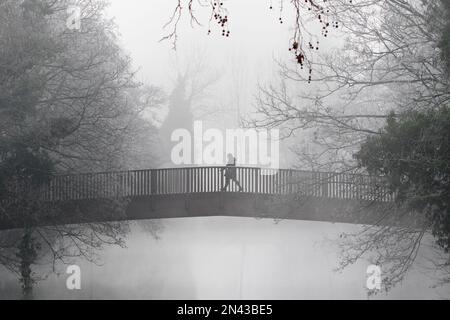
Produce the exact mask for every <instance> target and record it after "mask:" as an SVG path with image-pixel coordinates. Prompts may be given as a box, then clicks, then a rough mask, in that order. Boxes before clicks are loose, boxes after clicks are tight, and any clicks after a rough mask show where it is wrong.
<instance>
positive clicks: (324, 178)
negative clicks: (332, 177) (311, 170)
mask: <svg viewBox="0 0 450 320" xmlns="http://www.w3.org/2000/svg"><path fill="white" fill-rule="evenodd" d="M321 178H322V196H323V197H325V198H328V173H327V172H323V173H322V177H321Z"/></svg>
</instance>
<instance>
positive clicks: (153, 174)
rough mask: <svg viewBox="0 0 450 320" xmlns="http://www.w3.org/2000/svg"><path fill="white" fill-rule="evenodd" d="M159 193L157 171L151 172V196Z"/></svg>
mask: <svg viewBox="0 0 450 320" xmlns="http://www.w3.org/2000/svg"><path fill="white" fill-rule="evenodd" d="M156 193H157V181H156V170H155V169H152V170H150V194H156Z"/></svg>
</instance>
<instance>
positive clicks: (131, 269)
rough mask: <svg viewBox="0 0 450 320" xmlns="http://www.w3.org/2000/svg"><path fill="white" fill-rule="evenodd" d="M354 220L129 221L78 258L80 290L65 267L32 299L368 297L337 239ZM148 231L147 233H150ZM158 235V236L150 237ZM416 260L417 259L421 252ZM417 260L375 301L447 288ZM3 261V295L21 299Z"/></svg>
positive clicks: (442, 292) (357, 268)
mask: <svg viewBox="0 0 450 320" xmlns="http://www.w3.org/2000/svg"><path fill="white" fill-rule="evenodd" d="M356 228H357V226H354V225H345V224H332V223H321V222H306V221H292V220H283V221H279V222H278V223H276V222H275V221H273V220H265V219H260V220H257V219H251V218H232V217H208V218H188V219H166V220H158V221H156V220H155V221H149V220H146V221H143V222H133V223H132V227H131V232H130V233H129V234H128V236H127V241H126V245H127V247H126V248H120V247H106V248H104V250H103V251H102V252H101V253H100V257H101V265H99V266H97V265H94V264H92V263H88V262H86V261H83V260H79V261H78V262H77V264H78V265H79V266H80V267H81V289H80V290H72V291H70V290H68V289H67V288H66V279H67V277H68V275H67V274H66V273H65V267H63V266H58V267H57V269H58V270H59V272H60V274H59V275H57V274H55V273H52V274H50V275H49V276H48V277H47V279H45V280H42V281H40V282H38V284H37V285H36V287H35V289H34V297H35V298H37V299H79V298H83V299H367V290H366V288H365V286H366V279H367V275H366V269H367V266H368V265H369V262H365V261H361V262H359V263H357V264H356V265H353V266H351V267H349V268H348V269H346V270H344V272H342V273H338V272H335V271H334V268H335V267H337V262H338V256H337V253H338V249H337V245H336V241H335V240H336V239H337V238H338V236H339V234H340V233H341V232H351V231H352V230H356ZM150 231H151V232H150ZM155 235H156V236H155ZM419 260H420V257H419ZM436 281H437V280H436V279H434V278H433V277H431V276H430V275H429V274H426V273H424V272H423V271H422V270H421V269H420V268H419V267H417V266H414V267H413V268H412V270H411V271H410V272H409V273H408V276H407V277H406V279H405V280H404V282H403V283H402V284H401V285H399V286H397V287H396V288H394V289H393V290H392V291H390V292H389V294H387V295H386V294H379V295H378V296H377V297H375V298H377V299H392V298H400V299H419V298H425V299H442V298H449V297H450V290H449V289H448V287H439V288H432V286H433V285H434V284H436ZM20 297H21V293H20V284H19V282H18V281H17V278H15V276H14V275H13V274H12V273H10V272H8V271H6V270H5V269H4V268H3V267H2V268H1V271H0V298H2V299H10V298H13V299H15V298H20Z"/></svg>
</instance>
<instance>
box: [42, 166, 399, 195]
mask: <svg viewBox="0 0 450 320" xmlns="http://www.w3.org/2000/svg"><path fill="white" fill-rule="evenodd" d="M224 168H225V167H224V166H208V167H179V168H158V169H141V170H129V171H111V172H93V173H80V174H62V175H55V176H54V177H53V178H52V179H51V180H50V182H49V183H48V184H47V185H46V186H45V187H43V188H42V194H43V198H44V199H45V200H48V201H61V200H80V199H95V198H110V197H130V196H131V197H135V196H150V195H171V194H190V193H206V192H221V191H222V187H223V186H224V183H225V178H224V176H223V169H224ZM264 173H272V174H269V175H265V174H264ZM236 178H237V180H238V181H239V183H240V184H241V186H242V188H243V190H242V192H246V193H256V194H300V195H305V196H315V197H325V198H340V199H361V200H370V201H392V200H393V198H394V195H392V194H391V193H390V191H389V190H388V188H387V186H386V184H385V181H384V178H383V177H378V176H371V175H364V174H355V173H345V172H344V173H337V172H321V171H306V170H297V169H270V168H258V167H242V166H239V167H236ZM227 191H231V192H238V191H239V189H238V187H237V186H236V185H235V184H234V183H233V182H231V183H230V186H229V189H228V190H227Z"/></svg>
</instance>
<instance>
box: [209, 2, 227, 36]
mask: <svg viewBox="0 0 450 320" xmlns="http://www.w3.org/2000/svg"><path fill="white" fill-rule="evenodd" d="M222 5H223V2H214V3H213V6H212V13H213V14H212V17H213V18H214V20H215V21H216V22H217V24H218V25H219V26H220V27H221V29H222V36H224V37H229V36H230V30H227V23H228V16H227V15H225V14H223V12H224V11H226V10H224V8H222ZM209 34H211V29H209V30H208V35H209Z"/></svg>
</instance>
